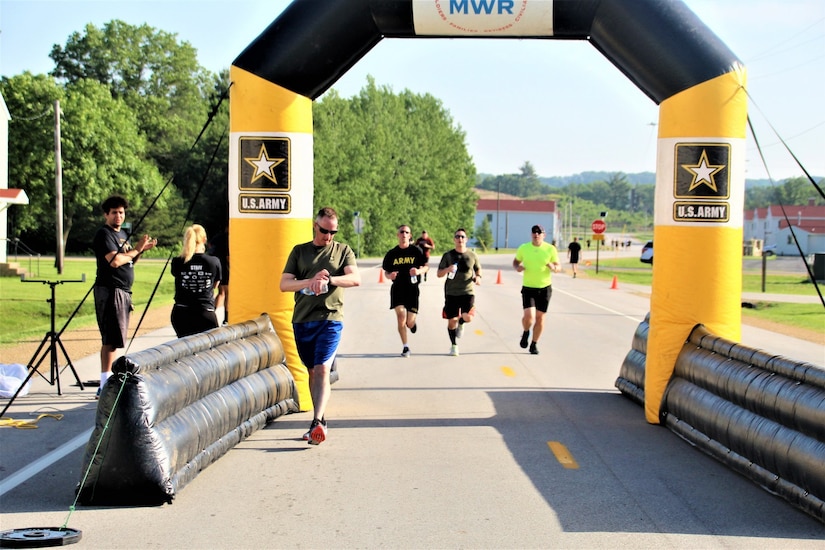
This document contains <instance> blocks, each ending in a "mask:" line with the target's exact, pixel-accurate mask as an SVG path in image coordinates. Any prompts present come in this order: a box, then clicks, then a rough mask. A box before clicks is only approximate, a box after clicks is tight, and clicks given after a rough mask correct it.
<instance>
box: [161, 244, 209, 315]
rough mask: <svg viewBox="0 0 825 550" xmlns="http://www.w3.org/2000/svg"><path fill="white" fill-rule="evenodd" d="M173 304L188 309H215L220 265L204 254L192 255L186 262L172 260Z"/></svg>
mask: <svg viewBox="0 0 825 550" xmlns="http://www.w3.org/2000/svg"><path fill="white" fill-rule="evenodd" d="M171 270H172V275H174V276H175V303H176V304H178V305H183V306H189V307H215V283H216V282H217V281H220V280H221V263H220V262H219V261H218V259H217V258H213V257H212V256H208V255H206V254H200V253H197V254H194V255H193V256H192V259H190V260H189V261H188V262H185V263H184V261H183V258H181V257H180V256H175V257H174V258H172V268H171Z"/></svg>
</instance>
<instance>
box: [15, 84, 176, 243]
mask: <svg viewBox="0 0 825 550" xmlns="http://www.w3.org/2000/svg"><path fill="white" fill-rule="evenodd" d="M0 85H1V86H2V91H3V96H4V97H5V98H6V104H7V106H8V108H9V111H10V112H11V113H12V122H11V124H10V125H9V180H10V182H13V183H14V184H15V185H18V186H20V187H21V188H23V189H25V190H26V193H27V194H28V196H29V200H30V204H29V205H28V206H27V207H26V208H25V209H20V211H21V212H20V215H19V216H17V218H16V228H15V229H16V230H18V231H20V232H21V233H22V234H24V235H25V234H26V233H28V234H29V235H31V236H32V237H33V240H34V241H36V243H37V244H38V246H41V247H48V248H50V249H52V250H53V248H52V246H53V241H54V237H53V236H54V222H53V220H54V212H55V206H54V204H55V187H54V173H55V172H54V170H55V169H54V166H55V154H54V115H53V105H54V101H55V100H56V99H57V100H60V108H61V111H62V116H61V157H62V161H63V162H62V166H63V178H62V182H63V217H64V219H63V241H64V245H66V247H67V250H69V249H70V248H71V247H70V246H68V245H69V235H70V233H73V232H74V233H77V241H76V243H77V246H78V247H81V248H84V249H85V248H88V243H89V242H90V240H91V239H90V235H91V234H92V232H93V229H94V228H95V227H96V226H97V225H99V224H100V219H101V218H100V209H99V205H100V203H101V201H102V200H103V199H104V198H105V197H106V196H107V195H110V194H113V193H119V194H122V195H124V196H126V197H127V198H128V199H129V200H130V202H131V203H132V208H133V209H134V208H137V209H138V211H139V210H140V206H141V205H146V204H148V202H149V201H150V200H151V199H152V198H153V197H154V195H155V194H157V193H158V192H159V191H160V189H161V187H162V179H161V177H160V174H159V173H158V171H157V168H156V167H155V165H154V163H152V162H151V161H149V160H147V159H146V148H147V144H146V140H145V138H144V137H143V136H142V135H141V134H140V132H138V131H137V122H136V120H135V116H134V114H133V112H132V111H131V109H129V108H128V106H126V105H125V104H124V103H123V102H121V101H118V100H115V99H113V98H112V96H111V94H110V93H109V91H108V90H107V89H106V88H105V87H104V86H102V85H100V84H99V83H97V82H94V81H90V80H79V81H77V82H75V83H72V84H70V85H67V86H65V88H61V87H59V86H58V85H57V84H55V83H54V81H53V80H52V79H51V78H48V77H46V76H43V75H39V76H33V75H31V74H30V73H24V74H22V75H19V76H15V77H12V78H10V79H6V78H4V79H3V80H2V83H0ZM44 114H48V115H49V116H44ZM32 115H33V116H32ZM130 217H131V216H130ZM50 242H51V243H52V244H51V245H50V244H49V243H50Z"/></svg>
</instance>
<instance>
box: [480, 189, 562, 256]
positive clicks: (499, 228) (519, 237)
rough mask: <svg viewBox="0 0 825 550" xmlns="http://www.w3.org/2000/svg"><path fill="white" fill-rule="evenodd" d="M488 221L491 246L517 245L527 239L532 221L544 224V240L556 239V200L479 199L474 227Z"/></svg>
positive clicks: (557, 223)
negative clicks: (491, 239) (545, 234)
mask: <svg viewBox="0 0 825 550" xmlns="http://www.w3.org/2000/svg"><path fill="white" fill-rule="evenodd" d="M484 218H487V220H488V221H489V222H490V229H491V230H492V232H493V244H492V245H491V246H490V248H495V249H498V248H517V247H518V246H519V245H520V244H522V243H526V242H529V241H530V238H531V235H530V229H531V228H532V227H533V226H534V225H541V226H542V227H544V231H545V233H547V236H546V237H545V240H546V241H547V242H552V241H556V242H558V240H559V216H558V212H557V211H556V201H547V200H522V199H478V204H477V205H476V215H475V227H479V226H480V225H481V223H482V221H483V220H484Z"/></svg>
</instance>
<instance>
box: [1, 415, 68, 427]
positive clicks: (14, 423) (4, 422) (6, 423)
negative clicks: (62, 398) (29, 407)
mask: <svg viewBox="0 0 825 550" xmlns="http://www.w3.org/2000/svg"><path fill="white" fill-rule="evenodd" d="M46 417H49V418H54V419H55V420H63V415H62V414H60V413H41V414H38V415H37V418H35V419H34V420H15V419H13V418H10V417H8V416H4V417H2V418H0V428H5V427H9V428H17V429H19V430H36V429H37V428H38V427H39V426H38V425H37V423H38V422H39V421H40V419H41V418H46Z"/></svg>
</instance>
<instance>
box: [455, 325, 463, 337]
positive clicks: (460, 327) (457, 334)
mask: <svg viewBox="0 0 825 550" xmlns="http://www.w3.org/2000/svg"><path fill="white" fill-rule="evenodd" d="M462 336H464V325H463V324H461V323H459V324H458V326H457V327H455V337H456V338H461V337H462Z"/></svg>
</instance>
